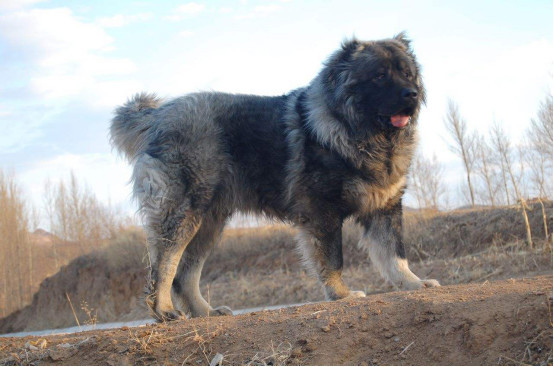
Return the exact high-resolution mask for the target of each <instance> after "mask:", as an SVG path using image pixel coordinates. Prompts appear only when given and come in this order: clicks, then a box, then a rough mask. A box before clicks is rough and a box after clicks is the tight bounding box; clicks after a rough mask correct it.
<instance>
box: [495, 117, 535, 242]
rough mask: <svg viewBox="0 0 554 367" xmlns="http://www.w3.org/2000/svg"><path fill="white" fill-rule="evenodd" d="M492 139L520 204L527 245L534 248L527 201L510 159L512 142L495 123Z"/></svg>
mask: <svg viewBox="0 0 554 367" xmlns="http://www.w3.org/2000/svg"><path fill="white" fill-rule="evenodd" d="M491 138H492V141H493V145H494V147H495V149H496V151H497V153H498V155H499V157H500V159H501V161H502V162H503V165H504V167H505V168H506V171H507V173H508V175H509V177H510V180H511V183H512V187H513V190H514V194H515V197H516V198H517V200H518V201H519V202H520V205H521V210H522V214H523V219H524V221H525V229H526V233H527V244H528V245H529V246H530V247H533V237H532V235H531V226H530V225H529V217H528V216H527V205H526V203H525V199H524V198H523V196H522V195H521V194H520V190H519V188H518V184H517V180H516V178H515V175H514V172H513V169H512V166H513V165H512V159H511V158H510V140H509V139H508V137H507V136H506V134H505V133H504V130H503V129H502V125H501V124H500V123H498V122H495V123H494V124H493V127H492V130H491Z"/></svg>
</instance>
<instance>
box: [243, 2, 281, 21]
mask: <svg viewBox="0 0 554 367" xmlns="http://www.w3.org/2000/svg"><path fill="white" fill-rule="evenodd" d="M280 9H281V6H279V5H276V4H269V5H257V6H256V7H254V9H253V10H252V11H250V12H249V13H246V14H241V15H237V16H236V19H253V18H259V17H266V16H268V15H269V14H272V13H275V12H276V11H279V10H280Z"/></svg>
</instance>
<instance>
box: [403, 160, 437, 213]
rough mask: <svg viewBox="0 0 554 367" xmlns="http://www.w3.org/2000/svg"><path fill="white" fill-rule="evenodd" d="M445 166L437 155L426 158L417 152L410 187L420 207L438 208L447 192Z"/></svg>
mask: <svg viewBox="0 0 554 367" xmlns="http://www.w3.org/2000/svg"><path fill="white" fill-rule="evenodd" d="M443 173H444V168H443V167H442V165H441V164H440V162H438V160H437V156H436V155H433V158H432V159H427V158H425V157H424V156H423V155H422V154H421V152H417V153H416V155H415V157H414V160H413V163H412V167H411V172H410V188H411V190H412V191H413V193H414V195H415V197H416V200H417V202H418V206H419V207H420V208H433V209H438V208H439V203H440V200H441V198H442V197H443V196H444V195H445V194H446V190H445V188H444V185H443V182H442V176H443Z"/></svg>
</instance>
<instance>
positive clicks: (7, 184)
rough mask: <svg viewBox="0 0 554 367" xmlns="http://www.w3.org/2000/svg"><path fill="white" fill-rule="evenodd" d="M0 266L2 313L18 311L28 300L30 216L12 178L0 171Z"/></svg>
mask: <svg viewBox="0 0 554 367" xmlns="http://www.w3.org/2000/svg"><path fill="white" fill-rule="evenodd" d="M0 208H1V210H0V253H1V256H0V259H2V264H0V266H1V267H2V268H3V269H4V271H3V276H4V278H3V279H1V281H2V283H3V286H2V288H3V290H4V293H3V297H4V301H3V303H4V306H5V308H4V309H5V310H14V309H16V308H20V307H22V306H23V305H24V303H25V302H26V301H27V300H28V298H27V297H28V296H29V290H28V289H27V287H26V285H27V284H28V277H29V274H27V273H28V269H29V264H28V260H29V257H28V253H26V252H27V251H28V250H29V249H30V243H29V241H30V239H29V235H28V230H29V228H28V226H29V214H28V210H27V208H26V206H25V203H24V201H23V199H22V198H21V195H20V192H19V187H18V186H17V184H16V181H15V178H14V176H13V175H9V174H5V173H4V172H2V171H0Z"/></svg>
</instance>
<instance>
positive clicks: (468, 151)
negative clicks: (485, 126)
mask: <svg viewBox="0 0 554 367" xmlns="http://www.w3.org/2000/svg"><path fill="white" fill-rule="evenodd" d="M444 126H445V127H446V130H447V131H448V133H449V134H450V136H451V138H452V140H453V142H452V143H450V144H449V148H450V150H452V152H454V153H456V154H457V155H458V156H459V157H460V158H461V159H462V162H463V164H464V169H465V173H466V181H467V187H468V190H469V195H470V199H471V206H472V207H475V193H474V190H473V184H472V182H471V175H472V173H473V168H474V163H475V155H476V154H475V134H471V133H470V132H469V131H468V127H467V123H466V121H465V120H464V119H463V118H462V116H461V115H460V111H459V109H458V105H456V103H455V102H454V101H452V100H449V101H448V111H447V113H446V117H445V119H444Z"/></svg>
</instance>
